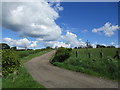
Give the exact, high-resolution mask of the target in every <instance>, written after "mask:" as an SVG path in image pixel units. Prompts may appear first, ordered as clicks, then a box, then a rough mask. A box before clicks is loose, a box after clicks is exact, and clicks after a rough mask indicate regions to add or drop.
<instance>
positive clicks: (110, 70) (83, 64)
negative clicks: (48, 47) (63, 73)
mask: <svg viewBox="0 0 120 90" xmlns="http://www.w3.org/2000/svg"><path fill="white" fill-rule="evenodd" d="M76 50H77V49H73V50H72V52H71V54H70V57H69V58H68V59H67V60H65V61H64V62H54V63H52V64H53V65H55V66H59V67H62V68H65V69H69V70H73V71H76V72H82V73H87V74H90V75H94V76H97V77H103V78H106V79H111V80H118V79H119V80H120V77H119V75H118V72H119V73H120V71H119V69H118V66H119V65H120V61H119V60H117V59H113V57H114V56H115V54H116V51H117V50H118V49H116V48H102V52H103V58H102V59H101V58H100V51H101V49H100V48H91V49H78V57H76V53H75V52H76ZM88 52H90V53H91V58H89V57H88Z"/></svg>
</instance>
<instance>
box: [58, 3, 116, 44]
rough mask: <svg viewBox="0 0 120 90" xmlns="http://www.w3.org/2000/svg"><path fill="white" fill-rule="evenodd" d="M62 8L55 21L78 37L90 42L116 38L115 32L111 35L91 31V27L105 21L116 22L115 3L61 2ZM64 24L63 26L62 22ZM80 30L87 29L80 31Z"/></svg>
mask: <svg viewBox="0 0 120 90" xmlns="http://www.w3.org/2000/svg"><path fill="white" fill-rule="evenodd" d="M62 6H63V7H64V10H63V11H62V12H60V18H59V19H58V20H57V21H56V22H57V23H58V24H59V25H60V26H61V27H64V28H67V27H68V29H70V31H71V32H73V33H75V34H76V35H77V36H78V38H82V39H83V40H87V39H88V40H89V41H90V42H91V43H94V42H95V41H96V42H99V43H106V44H110V43H111V42H112V41H116V40H117V37H118V36H117V32H116V33H115V35H113V36H111V37H106V36H105V35H103V34H101V35H98V34H95V33H92V32H91V30H92V29H93V28H99V27H102V26H103V25H104V24H105V23H106V22H110V23H112V24H113V25H116V24H118V16H117V15H118V11H117V8H118V7H117V3H105V2H104V3H100V2H98V3H95V2H94V3H92V2H91V3H83V2H82V3H81V2H80V3H78V2H77V3H76V2H74V3H73V2H71V3H70V2H69V3H68V2H66V3H62ZM61 22H63V23H64V24H66V26H63V25H62V23H61ZM82 30H88V32H87V33H82Z"/></svg>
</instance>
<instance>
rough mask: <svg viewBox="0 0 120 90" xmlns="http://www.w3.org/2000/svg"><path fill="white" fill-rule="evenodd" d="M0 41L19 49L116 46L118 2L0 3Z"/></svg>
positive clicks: (43, 1) (41, 1)
mask: <svg viewBox="0 0 120 90" xmlns="http://www.w3.org/2000/svg"><path fill="white" fill-rule="evenodd" d="M1 19H2V42H5V43H7V44H9V45H10V46H17V47H18V48H24V47H28V48H33V49H37V48H44V47H46V46H51V47H53V48H54V47H61V46H63V47H68V48H69V47H72V48H74V47H78V46H82V47H85V46H86V41H87V40H88V41H89V42H90V44H91V45H92V46H93V47H95V46H96V45H97V44H101V45H114V46H116V47H118V30H119V26H118V3H117V2H61V3H59V2H57V3H54V2H53V3H51V2H49V3H48V2H47V1H45V0H40V2H39V3H30V2H27V3H26V2H22V3H20V2H18V3H15V2H5V3H2V18H1Z"/></svg>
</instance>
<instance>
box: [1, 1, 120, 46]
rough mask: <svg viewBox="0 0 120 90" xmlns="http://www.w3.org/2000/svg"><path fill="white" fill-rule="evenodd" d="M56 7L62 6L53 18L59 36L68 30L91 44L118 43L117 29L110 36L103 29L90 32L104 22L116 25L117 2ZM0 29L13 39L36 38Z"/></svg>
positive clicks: (67, 4)
mask: <svg viewBox="0 0 120 90" xmlns="http://www.w3.org/2000/svg"><path fill="white" fill-rule="evenodd" d="M58 7H62V8H63V10H60V11H56V12H57V13H58V14H59V17H57V16H56V17H57V19H55V23H56V25H57V26H59V27H60V29H61V36H65V35H66V33H67V32H70V33H72V34H74V35H76V36H77V37H76V39H77V40H78V39H82V42H85V41H86V40H89V41H90V43H91V44H93V43H95V42H97V43H98V44H106V45H110V43H111V42H114V44H113V45H115V46H116V45H117V44H118V35H117V30H114V31H113V33H114V34H112V35H110V36H108V35H105V33H104V32H103V31H100V32H99V31H97V33H94V32H92V30H93V29H94V28H96V29H99V28H101V27H103V26H104V25H105V24H106V23H109V24H110V25H113V26H116V25H118V5H117V2H85V3H84V2H62V3H61V5H59V6H58ZM58 7H57V8H58ZM52 8H54V7H52ZM3 12H4V11H3ZM36 12H37V11H36ZM18 18H19V17H18ZM11 22H12V21H11ZM39 24H40V23H39ZM110 25H109V26H110ZM110 27H111V26H110ZM2 31H3V32H2V38H11V39H13V40H19V39H23V38H27V39H28V40H29V41H35V40H38V38H36V37H31V36H27V35H24V36H21V35H20V33H18V32H17V31H15V30H11V28H4V26H3V30H2ZM53 36H54V35H53ZM57 41H60V42H64V43H66V42H65V41H66V40H63V39H59V40H57ZM68 41H69V40H68ZM6 42H8V41H6ZM46 43H47V42H46ZM67 43H68V42H67ZM37 44H38V45H37V47H44V45H45V44H43V42H42V43H41V42H39V43H37ZM48 45H49V44H48Z"/></svg>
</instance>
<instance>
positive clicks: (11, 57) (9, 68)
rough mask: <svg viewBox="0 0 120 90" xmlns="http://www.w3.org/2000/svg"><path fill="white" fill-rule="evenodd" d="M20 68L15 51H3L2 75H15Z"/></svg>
mask: <svg viewBox="0 0 120 90" xmlns="http://www.w3.org/2000/svg"><path fill="white" fill-rule="evenodd" d="M19 66H20V62H19V61H18V56H17V55H16V53H15V52H14V50H2V74H3V75H4V76H5V75H7V74H8V73H13V72H14V71H15V70H16V69H17V68H18V67H19Z"/></svg>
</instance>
